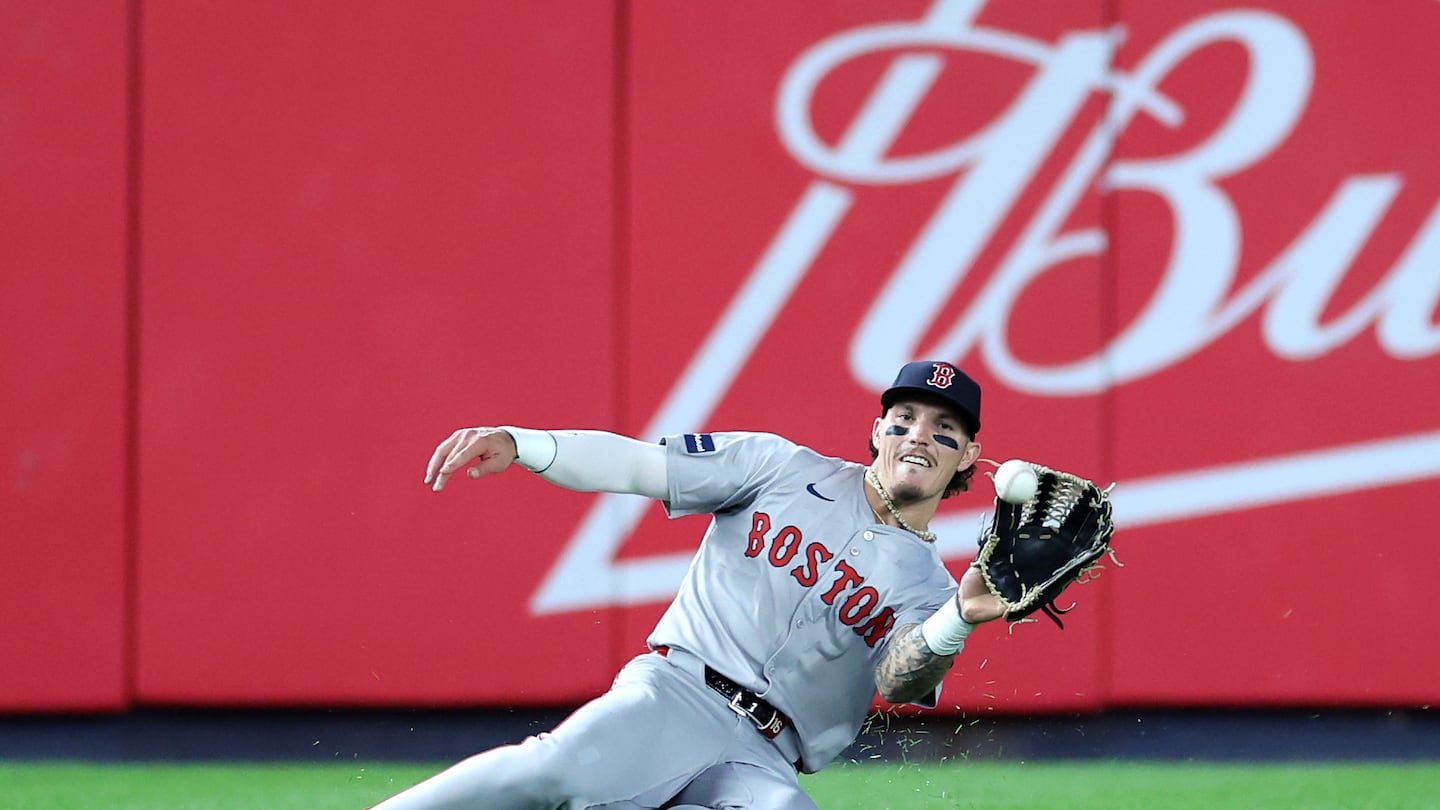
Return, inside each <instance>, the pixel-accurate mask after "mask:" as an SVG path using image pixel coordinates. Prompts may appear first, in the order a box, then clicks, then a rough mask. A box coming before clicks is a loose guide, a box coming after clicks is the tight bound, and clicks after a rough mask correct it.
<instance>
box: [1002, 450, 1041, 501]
mask: <svg viewBox="0 0 1440 810" xmlns="http://www.w3.org/2000/svg"><path fill="white" fill-rule="evenodd" d="M1039 486H1040V478H1039V477H1038V476H1036V475H1035V468H1034V467H1032V466H1030V464H1029V462H1025V461H1021V460H1020V459H1018V458H1012V459H1010V460H1009V461H1007V462H1005V463H1004V464H1001V465H1000V469H998V470H996V471H995V494H996V495H999V496H1000V500H1002V501H1004V502H1006V503H1013V504H1022V503H1025V502H1026V501H1028V500H1030V499H1031V498H1033V497H1035V490H1036V488H1037V487H1039Z"/></svg>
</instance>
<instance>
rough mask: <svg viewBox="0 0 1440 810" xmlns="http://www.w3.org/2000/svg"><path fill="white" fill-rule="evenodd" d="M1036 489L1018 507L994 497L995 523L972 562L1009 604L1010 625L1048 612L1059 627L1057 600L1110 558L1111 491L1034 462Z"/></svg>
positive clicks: (1111, 553) (1111, 556)
mask: <svg viewBox="0 0 1440 810" xmlns="http://www.w3.org/2000/svg"><path fill="white" fill-rule="evenodd" d="M1030 466H1032V467H1034V468H1035V473H1036V476H1037V478H1038V479H1039V486H1037V487H1036V489H1035V495H1034V496H1033V497H1032V498H1030V500H1028V501H1025V502H1024V503H1021V504H1010V503H1006V502H1005V501H1004V500H1001V499H1000V498H996V499H995V519H994V521H993V522H992V523H991V524H990V527H989V530H988V531H987V532H986V533H985V535H984V536H982V537H981V538H980V554H979V555H978V556H977V557H976V558H975V562H974V563H973V565H974V566H975V567H976V568H978V569H980V572H981V573H982V574H983V575H984V577H985V585H986V586H987V587H988V588H989V589H990V592H991V593H992V594H994V595H995V597H996V598H998V599H999V600H1000V602H1001V604H1002V605H1004V607H1005V619H1006V621H1011V622H1014V621H1019V620H1020V619H1023V618H1025V617H1026V616H1029V615H1030V614H1031V613H1034V612H1035V611H1037V610H1039V611H1043V612H1044V613H1045V615H1046V616H1049V617H1050V619H1051V620H1052V621H1054V622H1055V624H1057V625H1059V626H1060V629H1062V630H1063V629H1065V624H1064V623H1063V622H1061V621H1060V614H1062V613H1068V612H1070V610H1071V609H1072V608H1074V607H1075V606H1074V605H1073V604H1072V605H1071V606H1070V607H1068V608H1059V607H1057V606H1056V605H1055V600H1056V598H1058V597H1059V596H1060V593H1061V591H1064V590H1065V589H1066V588H1067V587H1069V586H1070V584H1071V583H1072V582H1075V581H1077V580H1082V579H1083V578H1086V575H1087V574H1090V573H1091V572H1092V570H1093V569H1095V568H1096V565H1097V562H1098V560H1099V559H1100V557H1102V556H1105V555H1109V557H1110V559H1111V561H1112V562H1114V563H1115V564H1116V565H1117V566H1118V565H1121V563H1120V561H1119V560H1117V559H1115V554H1114V551H1113V550H1112V549H1111V548H1110V537H1111V535H1112V534H1113V533H1114V531H1115V526H1114V524H1113V523H1112V522H1111V519H1110V490H1112V489H1114V488H1115V485H1114V484H1111V485H1110V486H1108V487H1106V488H1105V489H1103V490H1102V489H1100V488H1099V487H1097V486H1095V484H1094V483H1093V482H1091V481H1087V480H1085V479H1084V478H1080V477H1079V476H1075V475H1071V474H1069V473H1064V472H1059V471H1057V470H1052V469H1050V468H1049V467H1044V466H1041V465H1039V464H1031V465H1030Z"/></svg>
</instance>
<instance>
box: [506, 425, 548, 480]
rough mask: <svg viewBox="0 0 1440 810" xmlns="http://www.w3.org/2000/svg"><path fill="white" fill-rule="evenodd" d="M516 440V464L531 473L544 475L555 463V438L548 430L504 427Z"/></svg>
mask: <svg viewBox="0 0 1440 810" xmlns="http://www.w3.org/2000/svg"><path fill="white" fill-rule="evenodd" d="M500 429H501V430H503V431H505V432H506V433H509V434H510V437H511V438H513V439H514V440H515V463H516V464H519V465H520V466H521V467H524V468H525V469H527V470H529V471H530V472H536V473H543V472H545V471H546V470H548V469H550V465H551V464H554V463H555V450H556V445H555V437H554V436H552V435H550V431H548V430H530V429H528V428H517V427H511V426H509V425H502V426H501V428H500Z"/></svg>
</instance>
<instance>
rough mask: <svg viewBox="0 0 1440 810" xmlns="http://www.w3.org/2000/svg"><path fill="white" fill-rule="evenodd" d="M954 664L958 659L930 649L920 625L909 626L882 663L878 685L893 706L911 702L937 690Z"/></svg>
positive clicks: (878, 674)
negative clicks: (936, 686) (941, 680)
mask: <svg viewBox="0 0 1440 810" xmlns="http://www.w3.org/2000/svg"><path fill="white" fill-rule="evenodd" d="M954 663H955V656H953V655H936V654H935V653H934V651H932V650H931V649H930V645H928V644H926V643H925V637H924V636H922V635H920V625H918V624H907V625H905V626H904V627H902V628H900V632H899V633H897V634H896V638H895V640H894V641H893V642H891V643H890V649H888V650H886V651H885V657H884V658H882V659H881V660H880V666H879V667H878V668H877V669H876V670H875V685H876V686H877V687H879V689H880V696H881V697H883V698H885V699H886V700H888V701H890V702H891V703H909V702H910V701H912V700H916V699H918V698H921V697H924V696H925V695H926V694H928V693H929V692H930V690H932V689H934V688H935V684H937V683H940V679H941V678H944V677H945V673H946V672H948V671H949V670H950V666H951V665H952V664H954Z"/></svg>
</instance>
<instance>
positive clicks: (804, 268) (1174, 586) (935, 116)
mask: <svg viewBox="0 0 1440 810" xmlns="http://www.w3.org/2000/svg"><path fill="white" fill-rule="evenodd" d="M42 5H43V8H42ZM1433 5H1434V4H1433V3H1428V2H1422V0H1392V2H1389V3H1387V4H1385V6H1386V13H1369V14H1365V15H1360V14H1358V13H1352V16H1350V17H1346V16H1345V15H1343V14H1337V13H1335V12H1334V11H1333V10H1331V11H1326V10H1324V9H1318V8H1317V7H1316V6H1315V4H1313V3H1301V2H1289V3H1286V2H1267V3H1261V4H1250V5H1246V6H1243V7H1242V6H1233V7H1223V6H1222V7H1217V6H1216V5H1215V4H1212V3H1203V4H1202V3H1172V4H1166V5H1165V6H1164V7H1163V8H1162V7H1160V6H1158V5H1155V4H1146V3H1138V2H1137V3H1129V2H1121V3H1097V4H1094V5H1092V6H1088V7H1087V6H1083V5H1080V4H1067V5H1066V6H1065V7H1064V8H1063V10H1062V9H1058V8H1057V9H1052V10H1051V12H1050V13H1047V15H1045V16H1044V17H1043V18H1041V17H1040V16H1039V15H1035V14H1034V13H1033V11H1031V10H1030V9H1029V7H1028V4H1024V3H1019V2H1006V0H991V2H989V3H981V2H971V1H970V0H948V1H947V0H940V1H939V2H933V1H932V2H895V3H890V4H885V6H884V8H883V9H882V8H880V7H878V6H877V5H876V4H874V3H870V2H861V1H860V0H855V2H839V3H832V4H828V5H827V6H826V8H825V9H824V10H823V11H817V9H816V8H815V7H814V6H813V4H800V3H796V4H793V5H784V4H782V5H781V7H779V8H777V7H776V4H774V3H769V2H766V3H761V2H743V3H738V4H737V3H734V2H730V3H723V4H722V3H686V4H670V3H652V2H637V3H622V4H619V5H612V4H599V3H593V4H574V3H563V2H558V0H557V2H554V3H528V4H518V5H517V4H510V3H498V2H497V3H483V4H476V3H462V2H447V3H442V4H431V5H427V6H426V9H425V11H424V13H423V14H421V13H419V12H416V11H413V10H412V11H405V12H401V11H396V10H395V9H394V8H392V6H391V4H385V3H358V4H357V3H345V4H324V3H322V4H318V5H317V4H310V5H307V6H305V7H304V8H299V9H287V10H286V11H285V12H284V13H283V14H282V13H280V12H278V11H275V12H270V11H266V10H265V9H264V8H263V7H256V6H254V5H253V4H238V3H230V4H218V5H213V6H211V7H208V8H205V9H197V8H192V7H190V5H189V4H183V3H156V2H150V3H144V4H142V5H136V6H132V7H129V8H127V7H126V6H125V5H124V4H118V3H117V4H113V5H112V6H111V7H110V8H109V9H108V13H109V14H110V15H111V16H112V17H113V18H114V19H112V20H109V21H108V22H105V21H103V20H99V19H96V18H93V17H91V16H89V15H85V16H82V15H81V14H80V13H79V10H78V8H77V9H73V10H72V12H73V13H67V12H65V11H64V10H63V6H64V4H60V8H59V10H57V8H56V5H55V4H30V5H29V7H25V4H21V7H19V8H15V9H10V10H8V11H7V12H4V13H3V14H4V17H3V18H0V20H3V24H4V28H3V29H0V39H3V41H6V42H9V43H13V47H7V48H6V49H4V52H5V53H6V54H8V56H7V57H6V58H7V59H10V60H11V61H12V62H14V63H15V64H16V66H17V69H16V70H13V71H5V74H4V75H5V77H6V78H4V79H3V80H0V91H3V92H4V94H5V95H6V97H7V98H10V99H11V100H12V106H13V107H14V108H15V109H18V110H20V111H21V113H20V114H17V115H15V116H13V117H12V119H11V121H12V123H9V124H7V125H6V126H7V127H8V128H9V131H10V135H11V137H10V140H11V141H12V142H13V143H15V144H17V145H18V148H15V149H10V150H7V152H6V154H4V155H3V156H0V165H3V166H5V169H6V177H7V178H8V179H10V181H11V182H9V183H6V184H4V185H3V186H0V205H3V206H5V209H6V210H7V211H11V212H12V216H10V217H7V218H6V219H7V221H20V222H25V223H30V224H29V225H27V226H26V227H25V228H24V229H23V231H22V233H23V236H22V238H18V239H7V240H5V243H4V244H3V245H0V261H3V262H4V266H5V270H4V275H3V282H0V291H3V292H4V301H3V302H0V306H3V307H4V310H3V311H4V313H5V319H4V321H3V323H0V335H3V336H4V354H3V359H0V369H3V373H4V380H5V387H4V390H3V391H0V398H3V399H0V402H3V407H4V413H5V415H6V419H5V423H6V424H5V431H4V433H3V435H0V450H3V451H4V454H5V455H4V459H3V460H4V468H3V475H4V476H5V478H4V480H3V481H0V506H3V507H4V511H5V518H4V525H3V528H0V531H3V532H4V534H3V541H0V542H3V546H4V548H5V557H6V559H7V564H6V567H5V569H4V570H5V574H4V576H5V578H6V579H5V581H6V582H7V587H6V589H5V591H4V592H3V593H0V610H3V612H0V641H4V642H5V644H4V648H5V649H6V650H7V656H8V655H9V654H10V651H14V652H15V653H16V654H15V655H14V657H13V660H12V661H7V667H6V668H5V673H4V674H3V675H0V708H3V709H8V710H56V709H72V708H97V707H98V708H121V707H123V706H125V705H129V704H133V703H144V704H181V705H216V704H222V705H241V706H251V705H255V706H258V705H297V704H317V705H436V704H440V705H459V704H516V703H531V704H540V703H552V702H569V701H575V700H580V699H583V698H585V697H588V696H590V695H593V694H595V693H597V692H598V691H600V690H602V689H604V688H605V686H606V685H608V683H609V680H610V678H611V676H612V675H613V673H614V671H615V670H616V669H617V668H618V667H619V666H620V664H621V663H622V662H623V661H624V660H625V659H626V658H628V657H629V656H630V655H633V654H634V653H635V652H636V651H638V650H639V649H641V646H642V643H643V639H644V636H645V635H646V633H647V631H648V630H649V628H650V626H651V625H652V624H653V622H654V621H655V619H656V618H657V617H658V616H659V613H660V611H661V610H662V609H663V605H664V602H665V600H666V598H667V596H668V595H669V594H670V593H673V590H674V587H675V585H676V583H678V581H679V577H680V576H681V575H683V572H684V569H685V565H686V562H687V560H688V555H689V553H690V551H691V550H693V548H694V544H695V542H697V541H698V538H699V535H700V533H701V532H702V531H703V528H704V521H703V520H702V519H699V518H687V519H683V520H679V521H674V522H670V521H667V520H665V519H664V517H663V513H662V512H661V510H660V509H659V507H658V506H657V505H654V504H648V503H643V502H639V501H636V500H633V499H625V498H617V497H596V496H587V495H577V494H572V493H566V492H563V491H559V490H556V489H554V488H552V487H549V486H547V485H545V484H544V483H543V482H540V481H538V480H536V479H534V478H533V477H532V476H530V475H528V474H525V473H523V472H520V471H516V472H514V473H512V474H510V475H506V476H503V477H501V478H498V479H493V480H489V481H485V482H482V483H472V482H469V481H459V482H457V484H456V485H455V486H454V487H453V489H452V490H451V491H447V492H446V493H444V494H443V495H435V494H433V493H430V492H428V491H427V490H426V489H425V488H424V487H423V486H422V485H421V483H420V478H421V473H422V468H423V465H424V463H425V461H426V459H427V458H428V455H429V452H430V450H431V449H432V448H433V447H434V445H435V444H436V443H437V442H438V441H439V440H440V439H442V438H443V437H444V436H445V435H446V434H448V432H449V431H451V430H453V429H455V428H457V427H461V426H465V425H470V424H477V423H518V424H531V425H538V426H567V427H569V426H573V427H595V428H607V429H615V430H619V431H622V432H627V433H631V434H634V435H638V436H641V437H645V438H654V437H658V436H659V435H662V434H664V433H667V432H672V431H679V430H700V429H764V430H773V431H776V432H779V433H783V434H785V435H788V436H790V437H792V438H794V439H796V440H798V441H801V442H804V443H807V444H810V445H812V446H814V447H816V448H817V449H819V450H821V451H823V452H826V453H830V454H834V455H842V456H847V457H851V458H857V459H863V457H864V455H865V447H864V438H863V437H864V435H865V434H866V432H867V431H868V428H869V424H870V421H871V419H873V417H874V415H875V412H876V410H877V405H876V395H877V392H878V391H879V390H880V389H882V388H883V387H884V386H885V384H886V383H887V382H888V379H889V376H890V375H892V374H893V373H894V370H895V368H896V367H897V366H898V365H899V364H900V363H902V362H904V361H906V360H908V359H911V358H914V357H922V356H943V357H948V358H951V359H954V360H955V361H957V362H959V363H961V364H962V365H964V366H965V367H966V368H967V369H970V370H971V371H972V372H973V373H974V374H975V376H977V377H978V378H980V379H981V381H982V382H983V383H984V384H985V386H986V396H985V411H986V413H985V425H986V427H985V430H984V432H983V433H982V435H981V437H980V438H981V440H982V441H983V443H984V446H985V455H986V456H988V457H991V458H996V459H1004V458H1009V457H1013V456H1021V457H1028V458H1034V459H1037V460H1041V461H1044V462H1046V463H1049V464H1052V465H1056V466H1062V467H1066V468H1070V469H1073V470H1075V471H1077V472H1080V473H1083V474H1086V475H1089V476H1091V477H1094V478H1097V479H1105V480H1107V481H1108V480H1116V481H1118V482H1119V489H1118V491H1117V493H1118V494H1117V497H1116V510H1117V522H1118V523H1119V526H1120V529H1119V532H1118V539H1117V546H1118V552H1119V555H1120V558H1121V560H1122V561H1123V562H1125V564H1126V567H1125V568H1124V569H1123V570H1113V569H1112V570H1109V571H1107V572H1106V574H1105V576H1103V577H1102V578H1100V579H1099V580H1098V581H1096V582H1094V583H1091V584H1089V585H1086V586H1085V587H1083V588H1080V589H1077V590H1076V591H1075V592H1074V596H1075V598H1076V599H1077V600H1078V601H1079V603H1080V604H1079V607H1078V608H1077V609H1076V611H1075V613H1074V614H1072V619H1071V620H1070V621H1067V629H1066V630H1065V631H1064V632H1060V631H1058V630H1056V629H1055V628H1054V627H1052V626H1050V625H1049V624H1048V623H1041V624H1036V625H1025V626H1020V627H1017V628H1016V629H1015V630H1014V632H1013V633H1009V634H1007V633H1006V632H1004V629H1003V628H998V627H993V626H992V627H988V628H986V629H983V630H981V631H979V632H977V633H976V634H975V636H974V637H973V638H972V641H971V643H970V645H969V648H968V651H967V653H966V654H965V656H963V657H962V659H961V661H960V664H959V665H957V667H956V670H955V672H954V674H953V675H952V676H951V679H950V682H949V683H948V685H947V691H946V703H945V706H946V707H947V708H956V709H959V710H963V711H967V712H969V711H983V710H991V709H993V710H996V711H1070V710H1088V709H1098V708H1103V707H1106V706H1116V705H1186V704H1197V705H1208V704H1229V705H1234V704H1289V705H1316V704H1357V705H1366V704H1380V705H1388V704H1396V705H1426V704H1429V703H1431V702H1433V701H1435V700H1436V699H1437V698H1440V692H1437V687H1436V685H1435V684H1436V682H1437V681H1436V679H1435V677H1434V674H1435V673H1436V672H1437V671H1440V657H1437V655H1440V654H1437V653H1436V651H1435V650H1434V649H1433V645H1423V644H1417V643H1416V642H1415V641H1414V639H1424V638H1430V637H1433V636H1434V635H1436V633H1437V632H1440V619H1437V618H1436V617H1435V616H1434V615H1433V612H1432V611H1429V610H1428V609H1427V604H1426V595H1425V594H1426V585H1427V583H1429V582H1431V581H1433V580H1434V579H1435V577H1436V576H1437V574H1440V557H1437V555H1436V554H1434V553H1433V550H1432V548H1431V539H1432V534H1433V533H1432V531H1431V530H1430V529H1429V526H1428V521H1427V520H1426V519H1425V514H1424V511H1423V510H1424V506H1425V504H1426V503H1428V501H1429V500H1431V499H1433V498H1434V497H1435V496H1436V494H1437V486H1440V485H1437V483H1436V478H1437V476H1440V420H1437V418H1436V416H1435V413H1436V411H1435V409H1434V408H1433V407H1430V403H1433V402H1435V401H1436V400H1437V398H1440V374H1437V373H1436V372H1437V355H1440V313H1437V299H1440V214H1437V213H1436V201H1437V193H1436V191H1437V189H1440V162H1437V161H1436V160H1435V159H1434V157H1433V155H1432V154H1431V150H1430V148H1429V143H1428V141H1427V139H1426V138H1425V137H1424V133H1425V132H1428V131H1431V130H1432V129H1433V127H1434V125H1435V124H1437V123H1440V121H1437V120H1435V119H1437V118H1440V113H1437V112H1436V111H1435V110H1434V109H1432V108H1431V106H1427V105H1425V104H1422V103H1417V101H1418V100H1419V99H1423V98H1428V97H1429V96H1431V95H1433V94H1434V91H1435V89H1436V87H1435V85H1436V81H1437V69H1436V65H1437V62H1436V60H1435V57H1434V55H1433V53H1432V51H1433V48H1431V46H1430V43H1433V42H1434V41H1436V39H1437V37H1440V10H1436V9H1435V8H1432V6H1433ZM131 12H134V13H135V14H136V15H137V16H136V17H135V18H134V19H135V20H136V21H137V22H138V25H137V27H136V33H135V36H136V37H138V38H137V39H134V40H127V39H126V36H125V34H124V31H125V24H126V18H127V15H128V14H129V13H131ZM102 23H103V24H102ZM131 43H133V44H134V45H136V47H137V52H138V54H139V55H140V60H139V65H140V68H139V70H138V71H131V72H127V69H126V63H125V58H124V57H125V54H126V49H127V47H129V44H131ZM73 52H80V53H83V54H84V56H83V57H77V56H73V55H69V56H66V57H65V58H63V59H62V58H59V57H58V56H57V54H62V53H63V54H72V53H73ZM27 60H28V61H27ZM92 74H93V75H100V76H103V77H105V78H104V79H103V80H102V81H98V82H97V81H88V82H87V83H85V85H84V92H83V93H82V92H78V91H77V92H74V93H66V94H62V95H61V98H63V99H64V102H63V103H62V104H58V105H57V104H56V103H55V102H54V100H53V99H52V98H51V96H50V95H49V93H50V89H51V88H54V87H56V86H59V85H60V84H61V83H63V82H66V81H71V80H72V79H73V78H74V77H75V76H77V75H92ZM67 77H68V78H67ZM129 79H135V80H136V81H138V85H137V88H136V89H137V90H138V92H137V93H135V94H134V95H132V96H130V97H129V101H128V102H127V95H126V82H127V81H128V80H129ZM127 104H128V105H129V106H127ZM127 110H128V113H127ZM127 114H128V115H129V116H131V117H130V118H128V119H127ZM127 120H128V121H129V122H130V123H132V124H134V126H135V129H136V131H137V132H138V133H139V140H138V142H137V143H136V144H135V145H136V146H137V147H138V149H137V150H136V154H137V155H138V158H139V162H138V163H134V164H127V162H126V141H125V132H126V125H127ZM127 166H133V167H134V168H135V170H136V172H137V174H136V176H137V177H138V181H139V182H138V186H137V187H136V188H135V189H134V194H133V196H132V197H131V198H130V202H131V207H130V208H129V210H128V211H127V208H126V184H125V178H126V172H127ZM82 171H83V173H84V177H86V178H87V179H88V181H87V182H85V183H68V184H67V181H66V178H67V177H74V176H78V173H80V172H82ZM67 172H68V173H67ZM127 218H128V219H127ZM129 221H133V222H135V223H137V229H136V230H135V231H134V232H133V236H134V237H136V239H137V242H136V245H137V246H138V251H137V252H136V253H135V261H134V262H133V264H131V265H130V266H129V267H130V270H129V271H128V272H129V273H130V275H128V276H127V264H126V252H125V245H126V238H127V231H126V223H127V222H129ZM127 278H132V279H133V280H134V284H133V292H134V296H133V298H127V296H126V279H127ZM127 318H128V319H129V320H128V321H127ZM127 325H128V327H129V328H132V329H133V334H134V337H135V340H136V343H135V345H136V347H137V350H138V351H137V357H136V360H137V362H136V365H135V366H134V368H133V372H132V373H128V374H127V372H126V364H125V352H124V345H125V339H126V337H125V336H126V330H127ZM47 335H48V336H49V337H47V338H45V339H41V337H40V336H47ZM131 401H133V402H134V403H135V405H134V410H133V411H131V410H128V406H127V402H131ZM132 416H133V425H134V432H133V441H132V442H131V443H130V444H129V445H127V444H126V438H125V437H126V436H127V427H126V426H127V424H130V419H131V417H132ZM982 489H983V488H982ZM127 493H129V494H128V495H127ZM127 497H128V500H127ZM988 503H989V498H988V495H987V493H985V492H983V491H979V492H974V493H970V494H968V495H965V496H962V497H960V498H957V499H955V501H954V502H953V505H952V504H951V503H948V502H947V506H946V509H945V510H944V511H942V514H941V516H940V519H939V520H938V521H937V524H936V527H937V528H938V529H940V531H941V534H942V540H941V543H942V547H943V550H944V551H945V553H946V556H947V559H948V560H949V562H950V564H951V565H952V567H953V568H954V569H955V570H956V571H957V573H958V572H959V571H960V570H961V569H962V568H963V566H964V565H965V563H966V561H967V560H968V558H969V556H970V552H971V549H972V547H973V537H974V534H975V530H976V527H977V525H978V522H979V520H980V515H981V513H982V511H983V510H984V509H986V507H987V506H988ZM127 505H128V508H129V510H130V511H129V513H128V514H130V515H131V516H132V518H131V519H129V520H128V521H127V518H126V514H127V511H126V510H127ZM1352 594H1354V595H1352ZM1397 619H1403V621H1397ZM57 650H58V652H57ZM67 656H68V657H67ZM81 659H83V660H84V661H86V662H89V663H90V664H91V666H90V667H89V668H80V667H77V666H76V665H75V662H76V661H77V660H81ZM1057 662H1058V663H1057Z"/></svg>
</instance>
